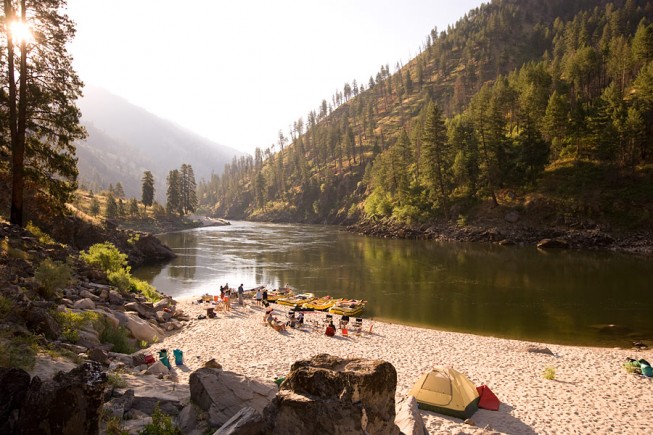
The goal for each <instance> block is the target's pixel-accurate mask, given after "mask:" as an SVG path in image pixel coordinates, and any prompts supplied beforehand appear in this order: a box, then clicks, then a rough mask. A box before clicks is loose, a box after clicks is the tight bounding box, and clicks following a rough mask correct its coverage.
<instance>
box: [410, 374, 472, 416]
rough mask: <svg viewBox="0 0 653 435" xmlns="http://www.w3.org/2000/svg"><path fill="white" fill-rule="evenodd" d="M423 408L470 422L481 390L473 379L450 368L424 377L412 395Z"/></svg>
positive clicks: (412, 390) (411, 391)
mask: <svg viewBox="0 0 653 435" xmlns="http://www.w3.org/2000/svg"><path fill="white" fill-rule="evenodd" d="M409 394H410V395H411V396H415V399H416V400H417V406H418V407H419V408H420V409H425V410H428V411H435V412H439V413H440V414H447V415H452V416H454V417H458V418H462V419H466V418H469V417H471V416H472V415H473V414H474V413H475V412H476V411H477V410H478V399H479V396H478V391H476V387H475V386H474V384H473V383H472V381H470V380H469V378H468V377H467V376H465V375H463V374H462V373H460V372H457V371H456V370H454V369H452V368H450V367H435V368H434V369H433V370H431V371H430V372H429V373H425V374H423V375H422V376H421V377H420V378H419V380H418V381H417V382H416V383H415V385H414V386H413V388H412V389H411V390H410V393H409Z"/></svg>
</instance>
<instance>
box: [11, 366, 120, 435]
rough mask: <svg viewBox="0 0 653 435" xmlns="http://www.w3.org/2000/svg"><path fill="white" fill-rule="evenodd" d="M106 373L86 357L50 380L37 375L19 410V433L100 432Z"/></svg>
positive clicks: (17, 431) (17, 432)
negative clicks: (76, 365) (80, 362)
mask: <svg viewBox="0 0 653 435" xmlns="http://www.w3.org/2000/svg"><path fill="white" fill-rule="evenodd" d="M106 384H107V378H106V373H103V372H102V366H101V365H100V364H98V363H96V362H92V361H87V362H85V363H83V364H82V365H80V366H78V367H76V368H74V369H72V370H71V371H69V372H68V373H64V372H59V373H57V374H56V375H55V376H54V378H53V379H52V380H51V381H45V382H42V381H41V380H40V379H39V378H38V377H34V378H33V379H32V382H31V383H30V386H29V388H28V390H27V394H26V395H25V400H24V401H23V405H22V407H21V410H20V417H19V419H18V426H17V430H16V432H15V433H16V434H19V435H20V434H68V433H70V434H73V433H74V434H97V433H98V423H99V418H100V412H99V410H100V407H101V406H102V402H103V395H104V389H105V387H106Z"/></svg>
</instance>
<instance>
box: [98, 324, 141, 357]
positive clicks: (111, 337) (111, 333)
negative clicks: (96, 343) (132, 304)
mask: <svg viewBox="0 0 653 435" xmlns="http://www.w3.org/2000/svg"><path fill="white" fill-rule="evenodd" d="M100 341H102V343H111V344H113V348H112V349H111V351H112V352H118V353H125V354H130V353H134V352H135V351H136V349H134V346H133V345H132V343H131V342H130V341H129V333H128V332H127V330H126V329H125V328H123V327H122V326H118V327H115V326H113V325H112V324H110V323H109V322H108V321H106V320H105V321H104V324H103V326H102V328H101V331H100Z"/></svg>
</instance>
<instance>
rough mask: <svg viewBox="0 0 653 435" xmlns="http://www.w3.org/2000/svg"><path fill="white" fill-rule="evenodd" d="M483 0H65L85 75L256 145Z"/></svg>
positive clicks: (234, 142) (166, 114) (200, 129)
mask: <svg viewBox="0 0 653 435" xmlns="http://www.w3.org/2000/svg"><path fill="white" fill-rule="evenodd" d="M481 3H483V1H481V0H458V1H450V0H430V1H429V0H401V1H399V0H395V1H389V0H322V1H318V0H231V1H222V0H185V1H179V0H177V1H169V0H112V1H107V0H68V15H69V16H70V17H71V18H72V19H73V20H74V21H75V22H76V23H77V35H76V37H75V40H74V42H73V44H72V45H71V47H70V51H71V53H72V54H73V56H74V65H75V68H76V70H77V72H78V74H79V75H80V77H81V79H82V80H83V81H84V82H85V83H87V84H92V85H96V86H100V87H103V88H105V89H107V90H109V91H111V92H112V93H114V94H117V95H120V96H122V97H124V98H126V99H127V100H129V101H130V102H132V103H134V104H136V105H138V106H141V107H143V108H145V109H147V110H148V111H150V112H152V113H154V114H156V115H158V116H161V117H163V118H165V119H168V120H171V121H174V122H175V123H177V124H179V125H181V126H184V127H186V128H188V129H190V130H192V131H195V132H196V133H199V134H201V135H202V136H205V137H207V138H209V139H212V140H214V141H216V142H218V143H221V144H223V145H227V146H230V147H233V148H236V149H240V150H242V151H246V152H249V153H252V152H253V151H254V149H255V147H257V146H258V147H261V148H262V149H265V148H267V147H268V146H270V145H271V144H272V143H274V142H276V141H277V137H278V132H279V130H283V132H284V135H286V136H288V129H289V126H290V125H291V124H292V123H293V122H294V121H296V120H297V119H299V118H300V117H303V118H304V120H306V115H307V113H308V112H309V111H310V110H313V109H317V108H318V106H319V104H320V103H321V101H322V99H326V100H327V101H331V96H332V95H334V93H335V91H336V89H338V90H342V88H343V85H344V84H345V82H349V83H350V84H351V82H352V81H353V79H356V80H357V81H358V83H359V84H360V83H363V84H364V85H365V86H366V87H367V82H368V80H369V77H370V76H376V73H377V72H378V71H379V69H380V67H381V65H386V64H388V65H389V66H390V71H391V72H394V71H395V65H396V63H397V62H398V61H399V62H402V63H406V62H407V61H408V60H409V59H410V58H412V57H414V56H415V55H416V54H417V53H418V51H419V47H420V46H423V44H424V41H425V40H426V35H427V34H429V32H430V31H431V29H432V28H433V27H435V26H437V28H438V30H445V29H446V27H447V25H449V24H454V23H455V22H456V21H457V20H458V19H459V18H460V17H462V16H463V15H464V14H465V13H466V12H467V11H469V10H470V9H473V8H475V7H477V6H479V5H480V4H481Z"/></svg>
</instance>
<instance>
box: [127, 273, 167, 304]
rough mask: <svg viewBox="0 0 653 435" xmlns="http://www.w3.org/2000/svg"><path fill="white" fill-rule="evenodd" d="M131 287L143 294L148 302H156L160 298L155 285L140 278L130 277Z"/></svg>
mask: <svg viewBox="0 0 653 435" xmlns="http://www.w3.org/2000/svg"><path fill="white" fill-rule="evenodd" d="M131 283H132V289H133V290H134V291H135V292H137V293H140V294H142V295H143V296H145V298H147V300H148V301H149V302H158V301H160V300H161V294H160V293H159V292H157V291H156V287H154V286H153V285H151V284H149V283H148V282H146V281H143V280H142V279H138V278H134V277H131Z"/></svg>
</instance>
